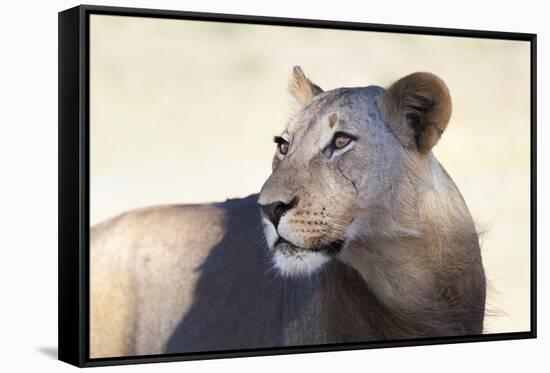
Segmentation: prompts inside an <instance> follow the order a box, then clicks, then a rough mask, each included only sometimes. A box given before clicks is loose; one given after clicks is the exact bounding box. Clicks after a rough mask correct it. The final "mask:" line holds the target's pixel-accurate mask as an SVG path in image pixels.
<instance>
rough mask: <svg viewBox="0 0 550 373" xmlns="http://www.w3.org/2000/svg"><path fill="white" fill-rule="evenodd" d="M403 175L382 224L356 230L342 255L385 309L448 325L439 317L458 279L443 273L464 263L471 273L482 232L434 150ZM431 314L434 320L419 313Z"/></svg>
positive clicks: (429, 324) (425, 323)
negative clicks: (445, 277) (474, 223)
mask: <svg viewBox="0 0 550 373" xmlns="http://www.w3.org/2000/svg"><path fill="white" fill-rule="evenodd" d="M403 180H406V181H405V182H401V183H400V184H399V185H398V187H396V188H394V190H393V195H390V196H388V198H389V200H391V201H394V204H393V205H390V206H391V207H392V208H393V210H389V211H386V215H385V217H386V218H385V219H384V218H382V217H383V215H380V216H379V217H378V224H379V227H380V228H379V229H378V230H377V229H372V228H371V229H369V230H367V231H368V232H367V234H365V235H361V234H359V235H357V237H356V238H355V239H353V240H352V241H351V242H349V244H348V245H347V247H346V249H345V250H344V251H343V252H342V254H341V256H340V259H341V261H342V262H344V263H345V264H347V265H348V266H350V267H351V268H353V269H355V270H356V272H357V273H358V274H359V276H360V278H361V279H362V280H363V281H364V283H363V285H364V286H366V287H367V288H368V293H369V295H368V296H369V297H371V298H372V297H375V298H376V300H377V301H378V302H379V307H382V308H384V314H386V315H390V314H393V315H401V316H400V317H402V315H409V316H410V318H409V323H408V324H407V322H404V325H408V327H409V328H410V329H418V330H423V328H424V330H425V329H426V328H427V329H431V328H433V327H434V325H435V326H436V327H437V325H443V326H445V327H446V326H447V325H448V323H446V322H444V320H440V321H441V323H440V324H438V320H437V318H438V317H439V318H446V317H448V315H449V312H450V309H449V307H450V306H451V305H450V304H449V303H445V302H444V301H442V300H441V294H442V293H444V294H446V293H448V292H449V291H451V290H449V289H448V288H446V287H449V288H452V287H453V286H454V284H453V281H452V280H449V279H445V280H444V281H442V278H443V276H445V275H446V274H447V273H452V272H453V271H454V270H455V269H456V268H460V267H461V266H462V268H461V270H463V271H466V272H468V271H469V268H468V266H470V265H471V266H474V265H477V259H478V255H476V252H475V249H476V248H477V249H479V247H478V246H477V234H476V232H475V228H474V225H473V222H472V220H471V217H470V214H469V212H468V210H467V208H466V206H465V204H464V202H463V200H462V197H461V196H460V193H459V192H458V189H457V188H456V186H455V185H454V183H453V182H452V180H451V179H450V177H449V176H448V175H447V174H446V172H445V171H444V170H443V168H442V167H441V166H440V165H439V163H438V162H437V160H436V159H435V157H433V155H431V154H430V155H429V156H427V157H425V158H423V159H414V158H413V159H411V163H410V165H409V167H406V168H405V177H404V178H403ZM410 180H414V182H410ZM465 247H467V248H468V250H464V248H465ZM465 255H472V258H474V259H475V260H472V261H469V259H468V260H465V258H464V256H465ZM362 292H363V294H365V291H364V290H363V291H362ZM351 296H352V297H354V298H357V295H351ZM365 301H366V302H367V303H368V302H372V299H371V300H366V299H365ZM367 303H366V304H365V307H367V308H368V307H370V308H372V305H370V306H369V305H368V304H367ZM427 314H428V315H431V317H430V320H426V319H425V317H420V315H427ZM415 325H416V326H415ZM440 329H441V328H440ZM441 332H444V331H442V330H439V331H438V333H441Z"/></svg>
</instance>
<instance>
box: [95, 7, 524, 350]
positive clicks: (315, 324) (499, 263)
mask: <svg viewBox="0 0 550 373" xmlns="http://www.w3.org/2000/svg"><path fill="white" fill-rule="evenodd" d="M89 43H90V44H89V90H90V91H89V95H90V96H89V97H90V102H89V110H90V111H89V115H90V117H89V135H90V137H89V138H90V140H89V141H90V143H89V150H90V176H89V177H90V227H89V229H90V242H89V266H90V267H89V276H90V277H89V353H90V358H110V357H128V356H144V355H158V354H168V353H205V352H220V351H242V350H254V349H267V348H278V347H294V346H322V345H336V344H343V345H353V344H354V343H367V342H384V341H403V340H422V339H425V338H439V337H457V336H478V335H488V334H498V333H511V332H522V331H529V330H530V325H531V320H530V312H531V310H530V294H531V293H530V291H531V289H530V260H531V256H530V244H529V242H530V198H531V195H530V105H531V101H530V99H531V98H530V89H531V86H530V63H531V60H530V44H529V43H528V42H525V41H514V40H498V39H484V38H467V37H450V36H437V35H422V34H407V33H384V32H372V31H353V30H336V29H326V28H315V27H307V28H306V27H290V26H276V25H265V24H244V23H227V22H214V21H194V20H185V19H168V18H161V17H139V16H122V15H102V14H92V15H90V19H89Z"/></svg>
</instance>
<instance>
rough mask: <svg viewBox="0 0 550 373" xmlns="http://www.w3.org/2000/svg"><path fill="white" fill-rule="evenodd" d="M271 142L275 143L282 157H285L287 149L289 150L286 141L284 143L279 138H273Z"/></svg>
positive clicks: (283, 140)
mask: <svg viewBox="0 0 550 373" xmlns="http://www.w3.org/2000/svg"><path fill="white" fill-rule="evenodd" d="M273 141H275V143H276V144H277V149H278V150H279V152H280V153H281V154H282V155H286V153H288V148H289V144H288V141H286V140H285V139H283V138H282V137H280V136H275V137H274V138H273Z"/></svg>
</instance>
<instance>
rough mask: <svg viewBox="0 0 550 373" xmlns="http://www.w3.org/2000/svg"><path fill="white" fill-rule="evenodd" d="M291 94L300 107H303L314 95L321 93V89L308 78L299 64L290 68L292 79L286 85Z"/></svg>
mask: <svg viewBox="0 0 550 373" xmlns="http://www.w3.org/2000/svg"><path fill="white" fill-rule="evenodd" d="M288 89H289V91H290V93H291V94H292V96H293V97H294V98H295V99H296V102H297V103H298V105H300V108H304V107H305V106H306V105H307V104H309V103H310V102H311V100H312V99H313V97H314V96H316V95H318V94H319V93H322V92H323V90H322V89H321V88H320V87H319V86H318V85H316V84H314V83H312V82H311V80H309V79H308V78H307V77H306V76H305V74H304V72H303V71H302V69H301V68H300V66H294V68H293V69H292V79H291V81H290V84H289V86H288Z"/></svg>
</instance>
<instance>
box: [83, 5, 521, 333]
mask: <svg viewBox="0 0 550 373" xmlns="http://www.w3.org/2000/svg"><path fill="white" fill-rule="evenodd" d="M90 42H91V44H90V45H91V46H90V137H91V138H90V148H91V149H90V173H91V175H90V176H91V180H90V208H91V212H90V213H91V216H90V218H91V223H92V224H96V223H99V222H101V221H103V220H105V219H107V218H109V217H112V216H114V215H117V214H119V213H121V212H124V211H126V210H130V209H134V208H138V207H144V206H149V205H155V204H164V203H197V202H212V201H223V200H225V199H226V198H234V197H244V196H247V195H249V194H252V193H257V192H258V191H259V190H260V188H261V186H262V184H263V182H264V181H265V180H266V179H267V177H268V176H269V174H270V172H271V158H272V156H273V152H274V150H275V144H273V142H272V138H273V136H274V135H277V134H279V133H280V132H282V130H283V129H284V127H285V124H286V121H287V120H288V118H289V116H290V115H291V114H292V113H293V110H292V105H291V103H292V100H291V98H290V96H289V94H288V93H287V85H288V81H289V78H290V74H291V70H292V66H294V65H300V66H301V67H302V68H303V70H304V71H305V73H306V75H307V76H308V77H309V78H310V79H311V80H312V81H313V82H315V83H316V84H318V85H319V86H321V87H322V88H323V89H325V90H328V89H333V88H338V87H344V86H347V87H351V86H367V85H381V86H388V85H389V84H391V83H392V82H393V81H395V80H397V79H399V78H400V77H402V76H404V75H407V74H409V73H411V72H415V71H429V72H432V73H435V74H437V75H439V76H440V77H441V78H442V79H443V80H444V81H445V82H446V83H447V85H448V86H449V89H450V91H451V95H452V98H453V116H452V118H451V122H450V124H449V127H448V129H447V131H446V132H445V135H444V136H443V138H442V139H441V141H440V142H439V144H438V145H437V146H436V147H435V149H434V153H435V154H436V156H437V157H438V159H439V160H440V162H441V163H442V164H443V165H444V167H445V168H446V169H447V171H448V172H449V174H450V175H451V176H452V177H453V179H454V181H455V182H456V184H457V185H458V187H459V188H460V190H461V192H462V194H463V196H464V198H465V200H466V202H467V204H468V206H469V208H470V211H471V212H472V215H473V217H474V219H475V220H476V222H477V223H478V224H479V225H480V226H481V227H484V228H486V229H487V233H486V234H485V236H484V238H483V240H482V255H483V261H484V265H485V268H486V272H487V277H488V280H489V281H490V289H489V294H488V315H487V319H486V323H485V329H486V332H489V333H496V332H511V331H525V330H529V323H530V319H529V313H530V309H529V302H530V296H529V294H530V288H529V275H530V273H529V260H530V253H529V250H530V248H529V243H530V233H529V232H530V215H529V211H530V206H529V201H530V195H529V186H530V161H529V146H530V133H529V126H530V110H529V106H530V99H529V97H530V94H529V93H530V83H529V74H530V57H529V53H530V51H529V43H527V42H515V41H500V40H484V39H473V38H450V37H439V36H419V35H404V34H389V33H378V32H376V33H374V32H359V31H342V30H321V29H306V28H294V27H278V26H259V25H241V24H225V23H213V22H193V21H182V20H167V19H155V18H134V17H120V16H100V15H92V16H91V21H90Z"/></svg>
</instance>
